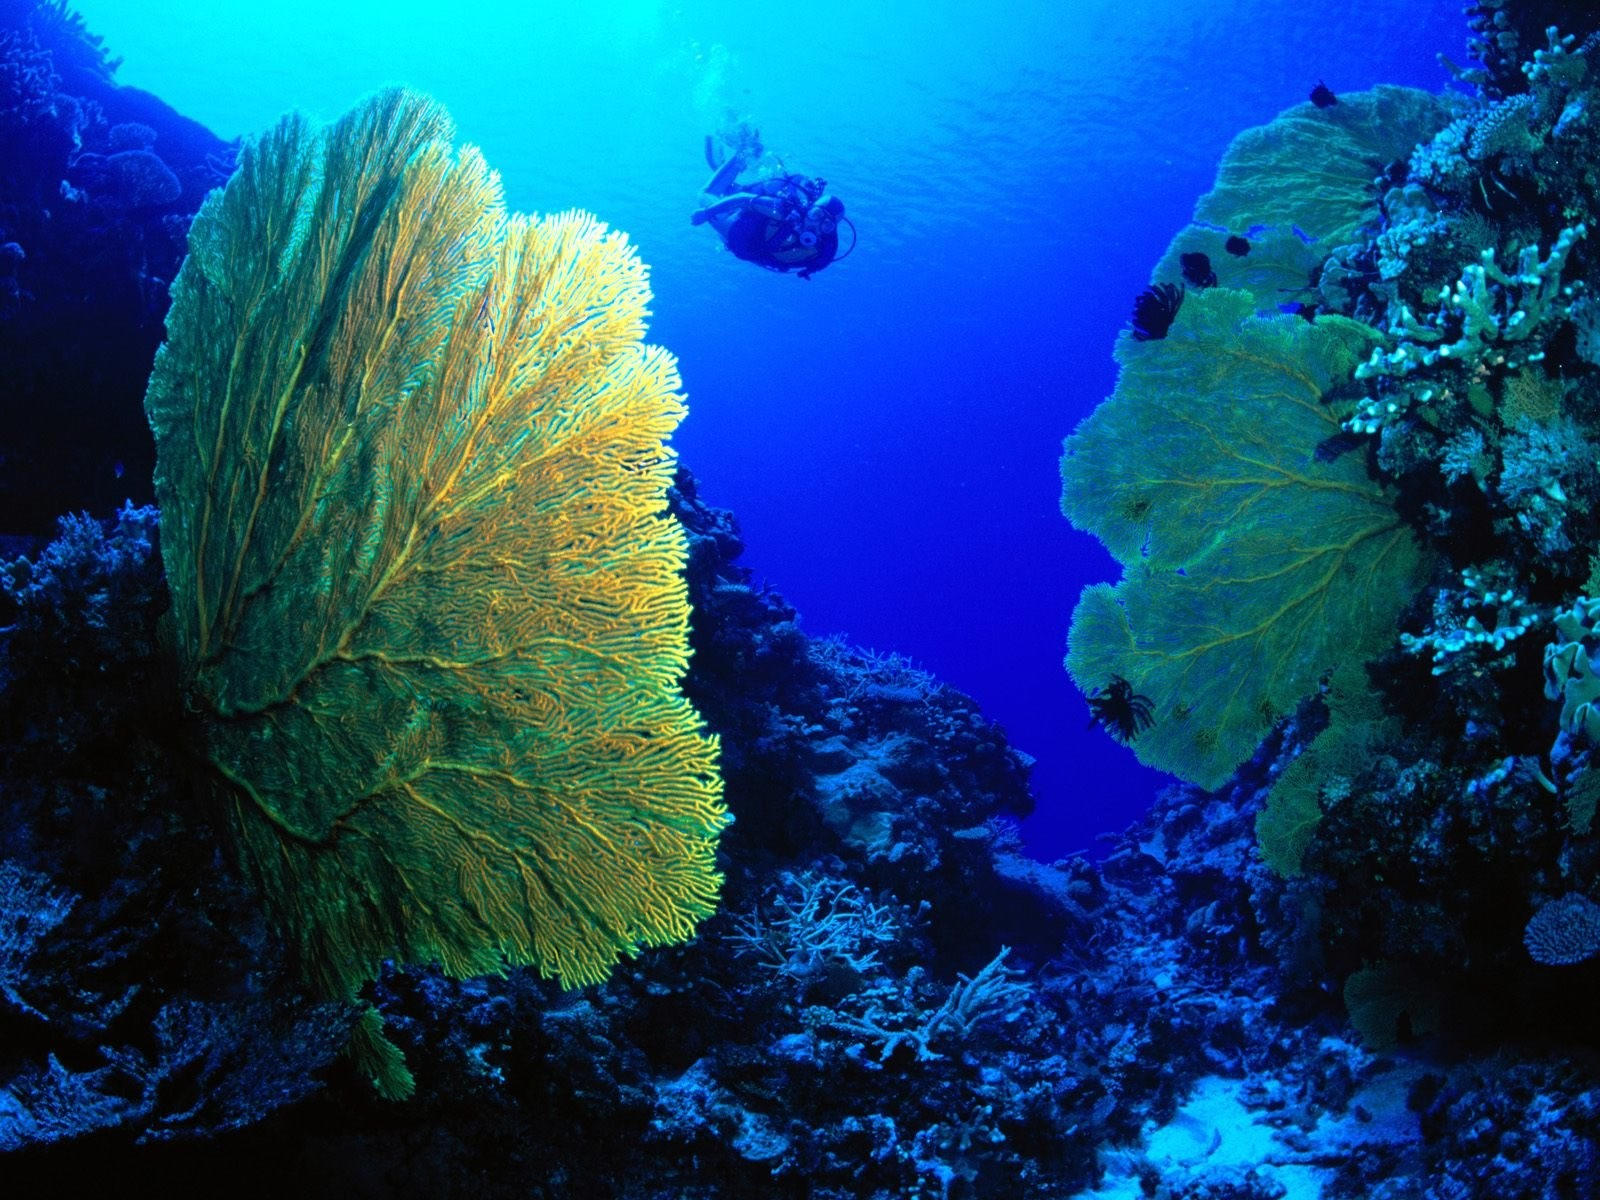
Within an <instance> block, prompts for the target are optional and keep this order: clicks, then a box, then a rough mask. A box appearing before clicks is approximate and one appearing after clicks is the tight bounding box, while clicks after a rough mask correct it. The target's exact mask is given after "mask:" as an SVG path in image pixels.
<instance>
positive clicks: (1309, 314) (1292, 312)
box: [1278, 300, 1317, 321]
mask: <svg viewBox="0 0 1600 1200" xmlns="http://www.w3.org/2000/svg"><path fill="white" fill-rule="evenodd" d="M1278 311H1279V312H1281V313H1284V314H1286V315H1287V316H1291V317H1304V318H1305V319H1306V320H1307V321H1312V320H1315V319H1316V316H1317V306H1316V305H1315V304H1303V303H1301V302H1300V301H1298V300H1295V301H1292V302H1291V303H1288V304H1280V305H1278Z"/></svg>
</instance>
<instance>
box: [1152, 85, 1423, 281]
mask: <svg viewBox="0 0 1600 1200" xmlns="http://www.w3.org/2000/svg"><path fill="white" fill-rule="evenodd" d="M1450 116H1451V110H1450V108H1449V107H1448V105H1447V104H1446V103H1445V101H1443V100H1442V99H1440V98H1439V97H1438V96H1434V95H1432V94H1431V93H1428V92H1422V91H1417V90H1416V89H1414V88H1403V87H1391V86H1382V87H1376V88H1373V89H1372V90H1371V91H1368V92H1356V93H1352V94H1350V95H1345V96H1341V97H1339V103H1338V104H1337V105H1335V106H1334V107H1332V108H1317V107H1316V106H1315V105H1313V104H1309V103H1308V104H1297V105H1295V106H1294V107H1293V108H1290V109H1286V110H1285V111H1284V112H1282V113H1281V114H1279V115H1278V117H1277V118H1276V119H1274V120H1273V121H1271V122H1270V123H1268V124H1266V125H1261V126H1257V127H1256V128H1254V129H1247V130H1245V131H1244V132H1243V133H1241V134H1240V135H1239V136H1238V137H1236V138H1235V139H1234V140H1233V143H1232V144H1231V145H1230V146H1229V147H1228V150H1227V153H1226V154H1224V155H1223V158H1222V163H1221V165H1220V166H1219V167H1218V168H1217V181H1216V184H1215V185H1214V186H1213V187H1212V189H1211V190H1210V191H1209V192H1207V193H1206V194H1205V195H1204V196H1202V197H1201V198H1200V201H1199V203H1197V204H1196V205H1195V211H1194V220H1193V223H1191V224H1190V225H1189V226H1188V228H1186V229H1185V230H1184V231H1183V232H1182V233H1180V234H1179V235H1178V236H1177V237H1176V238H1174V239H1173V240H1172V245H1171V246H1170V247H1169V248H1168V250H1167V253H1166V254H1165V256H1164V257H1163V258H1162V260H1161V262H1160V264H1158V265H1157V267H1156V270H1155V272H1154V274H1153V276H1152V278H1154V279H1178V278H1179V277H1180V269H1179V263H1178V257H1179V255H1180V254H1186V253H1191V252H1197V251H1198V252H1201V253H1204V254H1206V255H1207V256H1208V257H1209V258H1210V260H1211V265H1212V267H1213V269H1214V270H1215V271H1216V273H1217V282H1218V284H1219V285H1220V286H1222V287H1234V288H1244V289H1246V290H1248V291H1251V292H1253V293H1254V294H1255V295H1256V296H1257V297H1258V299H1259V300H1260V302H1261V307H1262V308H1264V309H1268V308H1276V307H1277V305H1278V304H1279V302H1280V301H1283V300H1292V299H1294V298H1295V297H1296V296H1297V295H1300V294H1302V293H1304V295H1303V297H1302V298H1305V299H1315V296H1314V294H1313V293H1311V292H1310V290H1309V289H1310V287H1311V277H1312V273H1313V271H1314V270H1315V268H1316V267H1317V266H1318V265H1319V264H1320V263H1321V262H1322V261H1323V259H1325V258H1326V257H1327V256H1328V254H1329V253H1330V252H1331V251H1332V250H1334V249H1336V248H1337V247H1339V246H1341V245H1344V244H1345V243H1347V242H1351V241H1354V240H1356V239H1357V238H1358V236H1359V235H1360V234H1361V232H1362V230H1363V229H1364V228H1366V227H1367V226H1368V225H1369V224H1371V223H1372V222H1373V221H1374V220H1375V219H1376V217H1377V215H1378V198H1379V192H1378V189H1377V188H1376V187H1374V185H1373V180H1374V178H1375V177H1376V176H1378V175H1379V174H1380V173H1381V172H1382V171H1383V169H1384V167H1385V166H1386V165H1387V164H1388V163H1390V162H1393V161H1394V160H1396V159H1403V158H1405V157H1406V156H1407V155H1408V154H1410V153H1411V150H1412V148H1413V147H1414V146H1415V145H1416V144H1417V143H1418V142H1423V141H1427V140H1428V139H1429V138H1431V137H1432V136H1433V135H1434V133H1435V132H1436V131H1437V130H1438V129H1440V128H1441V127H1443V126H1444V125H1445V124H1446V123H1447V122H1448V121H1449V119H1450ZM1246 233H1247V234H1248V235H1249V237H1250V242H1251V246H1250V252H1249V253H1248V254H1247V255H1244V256H1243V257H1240V256H1237V255H1233V254H1229V253H1228V252H1227V250H1226V249H1225V247H1224V242H1225V241H1226V239H1227V238H1228V236H1229V234H1246Z"/></svg>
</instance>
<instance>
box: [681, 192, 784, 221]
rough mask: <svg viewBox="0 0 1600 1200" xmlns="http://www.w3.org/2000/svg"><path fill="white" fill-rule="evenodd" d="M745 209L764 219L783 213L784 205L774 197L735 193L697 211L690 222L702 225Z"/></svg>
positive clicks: (691, 214)
mask: <svg viewBox="0 0 1600 1200" xmlns="http://www.w3.org/2000/svg"><path fill="white" fill-rule="evenodd" d="M745 208H750V209H754V210H755V211H756V212H758V213H760V214H761V215H762V216H764V217H776V216H779V215H781V214H782V212H783V205H782V204H780V203H779V202H778V200H777V199H776V198H775V197H773V196H757V195H755V194H754V193H752V192H735V193H734V194H733V195H731V196H724V197H723V198H722V199H720V200H718V201H717V202H716V203H715V204H708V205H706V206H705V207H704V208H700V209H696V210H695V211H694V212H692V213H690V214H689V220H690V221H692V222H693V223H694V224H696V225H702V224H704V223H705V222H707V221H709V220H711V219H712V218H713V217H720V216H722V214H723V213H729V212H737V211H739V210H740V209H745Z"/></svg>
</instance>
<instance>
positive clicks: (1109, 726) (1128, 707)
mask: <svg viewBox="0 0 1600 1200" xmlns="http://www.w3.org/2000/svg"><path fill="white" fill-rule="evenodd" d="M1087 699H1088V701H1089V726H1090V728H1093V727H1094V726H1096V725H1098V726H1100V728H1101V729H1104V730H1105V731H1106V732H1107V733H1109V734H1110V735H1111V736H1112V737H1114V738H1116V739H1117V741H1119V742H1121V743H1122V744H1123V745H1127V744H1128V743H1129V742H1131V741H1133V739H1134V738H1136V737H1138V736H1139V735H1140V734H1141V733H1143V732H1144V731H1145V730H1146V729H1149V728H1150V726H1152V725H1154V724H1155V723H1156V718H1155V706H1154V705H1153V704H1151V702H1150V697H1148V696H1141V695H1139V693H1138V692H1136V691H1134V690H1133V684H1131V683H1129V682H1128V681H1127V680H1126V679H1124V678H1123V677H1122V676H1121V675H1113V676H1112V677H1111V682H1110V683H1108V684H1106V686H1105V687H1104V688H1095V690H1094V691H1092V692H1090V693H1089V695H1088V697H1087Z"/></svg>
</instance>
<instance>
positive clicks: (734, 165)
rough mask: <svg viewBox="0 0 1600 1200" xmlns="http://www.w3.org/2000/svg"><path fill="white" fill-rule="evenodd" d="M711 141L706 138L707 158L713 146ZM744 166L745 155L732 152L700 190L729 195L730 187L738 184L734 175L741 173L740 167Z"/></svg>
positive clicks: (714, 194)
mask: <svg viewBox="0 0 1600 1200" xmlns="http://www.w3.org/2000/svg"><path fill="white" fill-rule="evenodd" d="M710 143H711V139H710V138H707V139H706V150H707V158H709V157H710V148H711V146H710ZM743 166H744V155H742V154H730V155H728V157H727V158H726V159H725V160H723V163H722V165H721V166H720V167H718V168H717V169H716V170H715V171H713V172H712V173H711V178H710V179H708V180H706V186H705V187H703V188H701V189H700V190H701V191H703V192H708V193H709V194H711V195H713V196H725V195H727V193H728V189H729V188H732V187H737V186H738V185H737V184H736V183H734V176H736V175H737V174H738V173H739V171H740V169H741V168H743Z"/></svg>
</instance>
